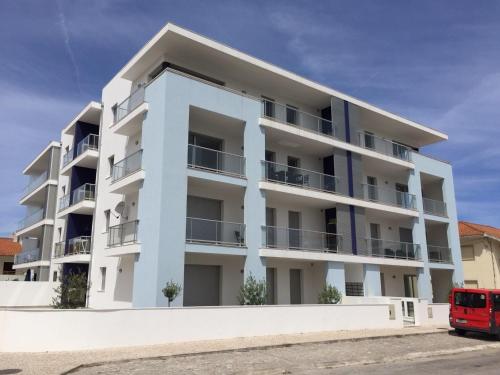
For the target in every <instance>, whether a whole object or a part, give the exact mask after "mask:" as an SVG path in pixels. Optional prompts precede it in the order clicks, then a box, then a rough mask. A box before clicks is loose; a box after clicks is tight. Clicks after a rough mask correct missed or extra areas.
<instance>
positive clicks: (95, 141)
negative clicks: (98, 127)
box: [76, 134, 99, 157]
mask: <svg viewBox="0 0 500 375" xmlns="http://www.w3.org/2000/svg"><path fill="white" fill-rule="evenodd" d="M98 148H99V136H98V135H97V134H89V135H87V136H86V137H85V138H83V139H82V140H81V141H80V142H78V144H77V145H76V157H78V156H79V155H81V154H83V153H84V152H85V151H87V150H97V149H98Z"/></svg>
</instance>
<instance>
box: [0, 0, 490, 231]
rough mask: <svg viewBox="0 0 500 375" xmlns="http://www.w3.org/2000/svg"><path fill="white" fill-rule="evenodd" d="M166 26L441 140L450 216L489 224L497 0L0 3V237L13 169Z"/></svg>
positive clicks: (15, 183)
mask: <svg viewBox="0 0 500 375" xmlns="http://www.w3.org/2000/svg"><path fill="white" fill-rule="evenodd" d="M168 21H172V22H174V23H176V24H178V25H179V26H183V27H186V28H188V29H191V30H193V31H196V32H198V33H201V34H203V35H206V36H208V37H210V38H213V39H215V40H218V41H220V42H223V43H226V44H229V45H231V46H233V47H235V48H237V49H239V50H241V51H244V52H247V53H249V54H251V55H254V56H257V57H259V58H261V59H263V60H266V61H269V62H271V63H274V64H276V65H279V66H282V67H284V68H286V69H288V70H291V71H293V72H296V73H298V74H301V75H303V76H305V77H308V78H311V79H313V80H316V81H319V82H321V83H324V84H326V85H329V86H331V87H333V88H335V89H337V90H340V91H342V92H345V93H347V94H350V95H353V96H355V97H358V98H360V99H363V100H366V101H368V102H370V103H373V104H375V105H377V106H380V107H382V108H384V109H387V110H389V111H391V112H394V113H398V114H401V115H403V116H406V117H408V118H410V119H412V120H415V121H417V122H421V123H424V124H426V125H429V126H431V127H434V128H437V129H439V130H442V131H444V132H446V133H448V134H449V136H450V140H449V141H448V142H446V144H442V145H439V147H434V146H433V147H429V148H428V149H427V150H426V152H427V153H431V154H432V155H435V156H436V157H438V158H442V159H445V160H449V161H451V162H452V163H453V167H454V175H455V190H456V195H457V201H458V209H459V212H458V213H459V217H460V218H461V219H464V220H470V221H476V222H480V223H485V224H491V225H495V226H498V227H500V213H499V211H500V147H498V141H499V139H500V64H499V62H500V39H499V35H500V2H498V1H493V0H491V1H487V0H484V1H480V2H473V1H464V0H453V1H452V0H449V1H439V2H438V1H434V0H420V1H416V0H415V1H411V0H410V1H398V0H392V1H384V0H378V1H373V0H365V1H319V0H318V1H315V2H310V1H307V2H306V1H290V0H288V1H282V0H273V1H257V0H256V1H237V0H232V1H218V2H216V1H213V2H212V1H206V0H205V1H191V0H183V1H126V0H84V1H80V0H71V1H64V0H45V1H33V0H31V1H27V0H2V1H1V2H0V46H1V47H0V87H1V90H0V126H1V127H2V130H3V134H4V136H3V137H1V138H0V161H1V167H0V168H1V171H2V177H3V183H2V184H1V185H0V233H3V234H5V233H8V232H12V231H13V230H14V229H15V226H16V223H17V221H18V220H19V219H21V218H22V216H23V215H24V211H23V208H22V207H21V206H19V205H18V203H17V202H18V200H19V197H20V193H21V191H22V188H23V187H24V185H25V184H26V178H25V177H23V176H22V174H21V170H22V169H23V168H24V167H25V166H26V165H27V164H28V163H29V162H30V160H31V159H32V158H33V157H34V156H35V155H36V154H37V153H38V152H39V151H40V150H41V149H42V148H44V147H45V146H46V145H47V144H48V142H49V140H52V139H54V140H58V139H59V137H60V130H61V129H62V127H64V126H65V125H66V123H67V122H68V121H70V120H71V119H72V118H73V117H74V116H75V114H76V113H78V112H79V111H80V109H81V108H82V107H83V106H84V105H85V104H86V103H87V102H88V101H90V100H92V99H94V100H95V99H97V100H98V99H99V98H100V89H101V88H102V86H103V85H104V84H105V83H107V82H108V81H109V80H110V79H111V77H112V76H113V74H114V73H116V72H117V71H118V69H119V68H120V67H121V66H123V65H124V64H125V63H126V62H127V61H128V59H129V58H130V57H132V55H133V54H134V53H135V52H137V50H138V49H139V48H140V47H141V46H142V45H143V44H144V43H145V42H146V41H147V40H148V39H150V38H151V37H152V36H153V35H154V34H155V33H156V32H157V31H158V30H160V29H161V27H163V25H164V24H165V23H166V22H168Z"/></svg>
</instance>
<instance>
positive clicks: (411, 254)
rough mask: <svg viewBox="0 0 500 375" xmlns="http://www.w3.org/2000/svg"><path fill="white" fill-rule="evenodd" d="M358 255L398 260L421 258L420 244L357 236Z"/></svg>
mask: <svg viewBox="0 0 500 375" xmlns="http://www.w3.org/2000/svg"><path fill="white" fill-rule="evenodd" d="M357 242H358V243H357V250H358V251H357V253H358V255H363V256H370V257H381V258H391V259H399V260H421V259H422V258H421V255H420V245H418V244H414V243H411V242H398V241H390V240H384V239H380V238H358V239H357Z"/></svg>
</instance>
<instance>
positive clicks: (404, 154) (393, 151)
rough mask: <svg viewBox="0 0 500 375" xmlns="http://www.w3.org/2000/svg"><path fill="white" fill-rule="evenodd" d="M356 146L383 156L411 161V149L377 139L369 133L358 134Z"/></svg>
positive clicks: (386, 140) (377, 137) (380, 138)
mask: <svg viewBox="0 0 500 375" xmlns="http://www.w3.org/2000/svg"><path fill="white" fill-rule="evenodd" d="M358 145H359V146H360V147H363V148H366V149H369V150H372V151H375V152H378V153H381V154H384V155H388V156H392V157H395V158H398V159H401V160H405V161H411V151H412V149H411V148H409V147H408V146H405V145H402V144H400V143H397V142H394V141H391V140H389V139H385V138H382V137H379V136H377V135H375V134H372V133H370V132H366V131H359V132H358Z"/></svg>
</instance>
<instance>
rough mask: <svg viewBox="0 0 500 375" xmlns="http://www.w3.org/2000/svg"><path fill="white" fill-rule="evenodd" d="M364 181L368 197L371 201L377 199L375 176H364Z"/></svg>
mask: <svg viewBox="0 0 500 375" xmlns="http://www.w3.org/2000/svg"><path fill="white" fill-rule="evenodd" d="M366 183H367V189H368V199H369V200H371V201H378V190H377V178H376V177H372V176H366Z"/></svg>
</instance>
